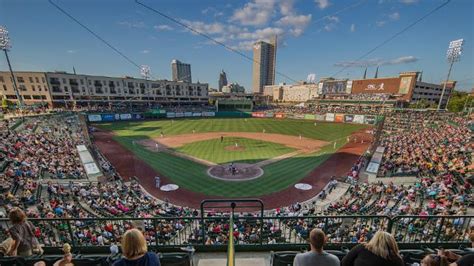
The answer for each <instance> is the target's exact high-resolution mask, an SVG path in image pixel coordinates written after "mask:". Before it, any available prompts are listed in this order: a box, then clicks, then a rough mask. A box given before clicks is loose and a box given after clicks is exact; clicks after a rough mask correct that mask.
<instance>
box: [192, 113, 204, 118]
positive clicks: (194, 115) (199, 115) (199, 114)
mask: <svg viewBox="0 0 474 266" xmlns="http://www.w3.org/2000/svg"><path fill="white" fill-rule="evenodd" d="M201 116H202V113H193V117H201Z"/></svg>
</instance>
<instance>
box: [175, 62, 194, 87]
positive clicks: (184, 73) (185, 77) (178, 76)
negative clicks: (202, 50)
mask: <svg viewBox="0 0 474 266" xmlns="http://www.w3.org/2000/svg"><path fill="white" fill-rule="evenodd" d="M171 75H172V80H173V81H183V82H189V83H191V82H192V78H191V65H190V64H186V63H183V62H181V61H179V60H176V59H174V60H173V61H171Z"/></svg>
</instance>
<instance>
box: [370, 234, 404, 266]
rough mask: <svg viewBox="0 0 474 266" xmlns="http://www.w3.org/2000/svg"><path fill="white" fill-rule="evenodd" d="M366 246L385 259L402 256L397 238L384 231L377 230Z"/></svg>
mask: <svg viewBox="0 0 474 266" xmlns="http://www.w3.org/2000/svg"><path fill="white" fill-rule="evenodd" d="M365 248H366V249H368V250H369V251H370V252H372V253H374V254H375V255H377V256H379V257H382V258H384V259H391V258H394V257H400V254H399V251H398V245H397V242H396V241H395V238H394V237H393V236H392V235H391V234H389V233H387V232H384V231H377V233H375V235H374V237H372V239H371V240H370V241H369V243H367V244H365Z"/></svg>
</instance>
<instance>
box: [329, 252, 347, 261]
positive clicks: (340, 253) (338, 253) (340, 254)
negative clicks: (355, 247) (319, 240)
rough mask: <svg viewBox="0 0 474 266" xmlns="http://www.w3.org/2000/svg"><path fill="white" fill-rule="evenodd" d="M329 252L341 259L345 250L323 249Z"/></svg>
mask: <svg viewBox="0 0 474 266" xmlns="http://www.w3.org/2000/svg"><path fill="white" fill-rule="evenodd" d="M325 251H326V252H327V253H329V254H333V255H334V256H336V257H338V258H339V260H342V259H343V258H344V256H345V255H346V254H347V252H345V251H343V250H325Z"/></svg>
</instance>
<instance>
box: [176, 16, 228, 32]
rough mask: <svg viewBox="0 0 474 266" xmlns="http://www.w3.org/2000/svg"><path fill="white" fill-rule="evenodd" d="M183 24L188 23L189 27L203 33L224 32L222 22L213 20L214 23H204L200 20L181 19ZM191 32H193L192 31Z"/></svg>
mask: <svg viewBox="0 0 474 266" xmlns="http://www.w3.org/2000/svg"><path fill="white" fill-rule="evenodd" d="M181 22H183V23H184V24H186V25H188V26H189V27H191V28H193V29H195V30H196V31H199V32H201V33H205V34H219V33H223V32H224V28H225V26H224V24H222V23H219V22H215V23H209V24H208V23H205V22H202V21H189V20H185V19H183V20H181ZM193 34H195V33H194V32H193Z"/></svg>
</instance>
